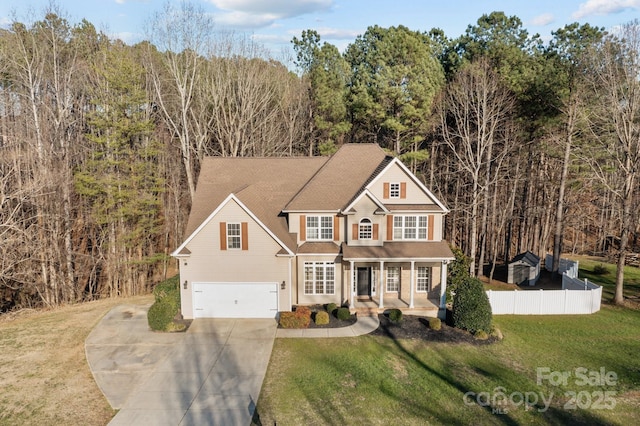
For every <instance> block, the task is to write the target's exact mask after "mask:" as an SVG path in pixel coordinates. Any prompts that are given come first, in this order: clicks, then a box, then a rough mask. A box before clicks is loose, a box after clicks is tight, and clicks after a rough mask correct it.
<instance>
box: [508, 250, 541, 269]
mask: <svg viewBox="0 0 640 426" xmlns="http://www.w3.org/2000/svg"><path fill="white" fill-rule="evenodd" d="M512 263H524V264H526V265H529V266H538V265H539V264H540V258H539V257H538V256H536V255H535V254H533V253H531V252H530V251H528V250H527V251H525V252H524V253H520V254H519V255H517V256H516V257H514V258H513V259H512V260H511V262H509V264H512Z"/></svg>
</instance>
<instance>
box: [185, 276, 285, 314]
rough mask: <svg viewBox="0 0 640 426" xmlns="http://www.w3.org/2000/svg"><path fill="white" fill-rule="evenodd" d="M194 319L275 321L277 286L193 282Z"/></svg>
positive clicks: (275, 284) (273, 284)
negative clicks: (268, 319) (266, 319)
mask: <svg viewBox="0 0 640 426" xmlns="http://www.w3.org/2000/svg"><path fill="white" fill-rule="evenodd" d="M193 307H194V312H193V313H194V317H195V318H275V317H276V315H277V313H278V284H277V283H258V282H252V283H220V282H207V283H204V282H203V283H198V282H195V283H193Z"/></svg>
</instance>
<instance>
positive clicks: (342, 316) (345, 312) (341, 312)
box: [336, 308, 351, 321]
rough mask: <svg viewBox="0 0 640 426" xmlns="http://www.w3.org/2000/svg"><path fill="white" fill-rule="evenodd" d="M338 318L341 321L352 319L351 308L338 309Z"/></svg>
mask: <svg viewBox="0 0 640 426" xmlns="http://www.w3.org/2000/svg"><path fill="white" fill-rule="evenodd" d="M336 317H337V318H338V319H339V320H340V321H346V320H348V319H349V318H351V312H350V311H349V308H338V310H337V311H336Z"/></svg>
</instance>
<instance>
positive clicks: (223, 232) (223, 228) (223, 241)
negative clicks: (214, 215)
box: [220, 222, 227, 250]
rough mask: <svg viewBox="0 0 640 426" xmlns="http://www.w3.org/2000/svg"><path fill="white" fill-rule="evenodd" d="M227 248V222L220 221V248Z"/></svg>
mask: <svg viewBox="0 0 640 426" xmlns="http://www.w3.org/2000/svg"><path fill="white" fill-rule="evenodd" d="M226 249H227V222H220V250H226Z"/></svg>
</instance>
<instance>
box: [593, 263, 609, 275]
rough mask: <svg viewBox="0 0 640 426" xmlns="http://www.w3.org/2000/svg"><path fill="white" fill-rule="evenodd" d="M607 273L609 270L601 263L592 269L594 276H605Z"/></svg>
mask: <svg viewBox="0 0 640 426" xmlns="http://www.w3.org/2000/svg"><path fill="white" fill-rule="evenodd" d="M608 273H609V270H608V269H607V267H606V266H604V265H603V264H602V263H600V264H598V265H595V266H594V267H593V274H594V275H607V274H608Z"/></svg>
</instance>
